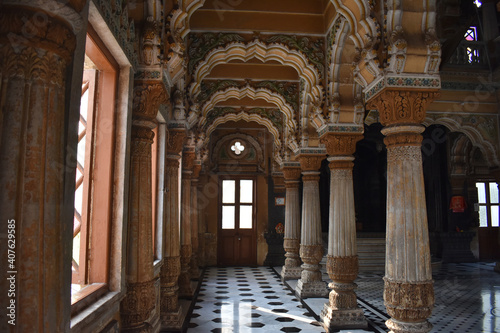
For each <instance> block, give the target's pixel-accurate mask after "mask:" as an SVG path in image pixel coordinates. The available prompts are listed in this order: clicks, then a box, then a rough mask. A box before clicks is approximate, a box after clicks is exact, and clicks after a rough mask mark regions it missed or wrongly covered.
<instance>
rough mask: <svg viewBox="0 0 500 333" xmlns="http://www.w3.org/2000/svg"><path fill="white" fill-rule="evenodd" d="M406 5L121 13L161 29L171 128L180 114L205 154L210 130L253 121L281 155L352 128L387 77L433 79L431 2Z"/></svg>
mask: <svg viewBox="0 0 500 333" xmlns="http://www.w3.org/2000/svg"><path fill="white" fill-rule="evenodd" d="M115 1H119V0H115ZM409 3H410V2H404V3H403V2H401V1H396V0H391V1H383V2H382V1H376V0H347V1H346V0H308V1H303V0H273V1H269V0H252V1H245V0H209V1H205V0H164V1H160V0H144V1H140V0H139V1H134V2H129V3H128V6H129V11H130V13H129V16H130V17H132V18H134V20H135V21H136V25H137V29H138V30H141V28H142V27H143V26H144V25H141V23H140V22H138V21H139V20H138V18H139V17H140V16H143V17H147V16H150V17H153V20H157V21H158V22H159V24H158V26H160V27H161V29H159V31H158V33H159V35H161V38H159V39H158V41H159V43H160V44H159V45H158V48H159V49H160V50H159V58H160V59H161V64H160V65H161V66H163V68H165V73H167V75H166V79H165V78H164V80H163V81H164V83H165V85H166V86H168V87H170V89H171V91H170V94H171V96H173V92H174V91H177V93H176V94H177V96H180V97H177V100H176V103H175V105H174V109H175V110H173V114H175V115H181V116H179V117H177V118H175V119H174V120H175V122H178V123H179V124H175V126H181V125H182V124H181V123H182V121H183V118H182V117H185V123H186V127H188V128H190V129H192V130H193V131H195V132H196V133H198V135H199V136H200V137H199V138H198V140H197V142H198V145H199V146H200V147H206V145H207V142H208V140H209V139H210V137H209V135H207V134H208V133H207V131H213V130H215V128H216V127H214V126H216V125H217V126H219V125H222V124H224V123H226V122H234V121H238V122H239V123H241V122H244V121H254V122H257V123H258V124H261V125H263V126H265V127H266V128H268V130H269V132H270V133H272V135H273V136H274V138H275V141H276V142H275V146H276V149H277V150H280V154H282V156H281V158H287V156H291V155H293V154H294V153H296V152H297V151H298V150H299V149H300V148H308V147H312V148H314V147H317V146H318V144H319V140H318V133H319V132H320V131H323V132H324V130H325V128H332V125H339V126H337V127H336V128H345V126H348V127H349V126H351V127H354V128H355V129H354V130H352V129H348V130H349V131H359V127H361V128H362V121H363V116H364V105H365V99H366V97H369V98H371V97H373V96H375V95H376V94H377V93H378V92H379V91H380V90H381V89H383V88H384V87H385V86H387V85H389V83H388V82H399V81H397V80H394V79H392V81H388V79H387V77H388V76H390V77H391V78H392V77H393V76H398V75H407V76H408V75H414V76H416V77H422V76H433V75H436V73H437V69H438V67H439V60H440V58H439V56H440V48H439V43H437V44H436V38H435V34H434V24H435V22H434V21H435V20H434V17H435V11H436V8H435V1H430V2H428V1H427V2H426V1H422V2H419V3H418V4H417V3H415V2H411V5H410V6H409V5H408V4H409ZM132 7H134V8H132ZM160 30H161V31H160ZM149 39H150V40H154V39H153V38H149ZM436 56H437V59H436ZM163 76H165V75H163ZM438 81H439V80H438ZM405 82H406V81H405ZM415 82H428V81H422V80H417V81H415ZM429 82H430V81H429ZM432 82H434V83H435V81H432ZM434 88H435V87H434ZM182 101H183V102H182ZM277 112H278V113H277ZM184 115H185V116H184ZM283 153H284V154H285V155H286V154H288V155H287V156H283Z"/></svg>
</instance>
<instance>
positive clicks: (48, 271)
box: [0, 4, 79, 332]
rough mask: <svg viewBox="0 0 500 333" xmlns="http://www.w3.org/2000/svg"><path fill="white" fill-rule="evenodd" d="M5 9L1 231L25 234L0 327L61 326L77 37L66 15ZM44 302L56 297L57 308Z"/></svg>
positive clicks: (65, 326)
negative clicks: (70, 78)
mask: <svg viewBox="0 0 500 333" xmlns="http://www.w3.org/2000/svg"><path fill="white" fill-rule="evenodd" d="M34 6H35V5H34ZM61 7H65V5H63V4H61ZM66 9H67V10H68V11H71V12H72V13H74V11H73V10H72V9H71V8H65V10H66ZM1 11H2V14H0V77H1V78H2V79H1V83H0V86H1V95H0V104H1V113H2V116H0V118H1V119H0V133H1V134H0V188H2V189H3V190H2V191H0V217H1V221H2V222H1V226H2V227H1V230H0V234H2V235H7V226H8V225H12V226H13V225H15V229H14V230H15V232H16V235H22V236H23V239H22V241H20V238H18V243H16V245H17V248H16V249H17V251H16V262H15V268H14V269H11V270H13V271H17V272H18V273H17V275H16V283H17V285H16V286H17V288H16V291H17V292H16V299H15V300H16V304H17V307H16V320H15V325H16V326H12V325H9V324H8V321H7V320H10V319H9V318H7V317H6V316H4V318H5V319H4V320H2V321H1V322H0V331H2V332H7V331H8V332H10V331H11V330H12V331H14V330H15V331H16V332H28V331H34V332H42V331H46V332H49V331H50V332H63V331H67V330H69V323H70V316H71V314H70V309H69V308H68V306H67V305H68V304H69V302H70V297H71V295H70V292H69V290H68V289H67V288H61V286H67V285H68V284H69V283H70V280H69V279H70V278H69V276H68V274H67V272H70V271H71V262H70V260H69V259H70V254H69V255H68V248H67V246H66V244H68V242H71V234H68V232H67V229H68V223H67V221H68V219H69V220H71V221H72V218H73V217H72V215H69V214H72V211H71V212H70V213H69V214H68V212H69V211H68V209H66V208H64V207H67V205H68V202H67V200H65V195H64V191H65V190H67V191H70V190H71V189H70V187H71V185H68V186H65V184H71V181H74V179H75V176H74V170H75V167H76V165H75V164H74V161H72V158H71V157H70V156H69V155H70V154H66V153H65V135H64V134H65V133H66V132H67V128H66V126H65V124H66V121H67V118H66V115H67V114H68V113H69V112H68V109H67V108H66V107H65V105H67V104H68V103H67V101H66V97H65V96H67V94H65V90H66V89H65V87H66V76H65V75H66V73H67V69H68V64H70V63H72V60H73V59H72V58H73V56H72V55H73V52H74V49H75V45H76V38H75V35H74V34H73V32H72V29H71V28H70V22H69V21H67V20H65V18H63V16H62V15H61V16H59V17H54V16H50V15H46V14H45V12H43V11H42V9H40V11H36V9H34V8H28V7H26V6H10V5H7V4H5V5H2V9H1ZM74 14H75V15H76V16H78V15H77V14H76V13H74ZM37 17H38V18H40V17H43V19H44V20H45V21H44V24H43V26H38V29H27V28H28V25H29V24H32V22H33V20H35V19H36V18H37ZM78 17H79V16H78ZM27 30H29V32H30V35H29V38H26V32H27ZM23 32H24V33H23ZM9 37H11V38H9ZM12 37H13V38H12ZM16 37H19V38H20V39H16ZM75 128H76V127H75ZM72 151H74V150H72ZM67 155H68V156H67ZM42 180H43V181H42ZM73 184H74V183H73ZM73 186H74V185H73ZM7 221H12V222H10V223H7ZM2 242H3V244H2V246H0V257H1V258H0V266H1V267H5V268H6V267H8V263H7V258H8V256H7V250H8V247H7V241H6V240H3V241H2ZM63 259H64V260H63ZM8 283H9V281H8V280H7V279H5V278H3V279H2V281H1V282H0V289H1V290H5V291H7V290H9V286H8ZM5 295H7V294H5ZM9 300H13V299H12V298H7V297H6V296H3V297H2V298H1V299H0V305H1V307H2V309H6V308H7V306H9V305H10V304H9V303H8V302H9ZM40 304H50V305H51V311H47V310H46V308H45V309H44V307H43V306H42V307H41V306H40Z"/></svg>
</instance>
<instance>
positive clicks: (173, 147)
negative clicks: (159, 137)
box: [167, 129, 186, 155]
mask: <svg viewBox="0 0 500 333" xmlns="http://www.w3.org/2000/svg"><path fill="white" fill-rule="evenodd" d="M184 139H186V131H185V130H184V129H182V130H174V129H171V130H169V131H168V138H167V154H169V155H171V154H173V155H180V154H181V152H182V148H183V147H184Z"/></svg>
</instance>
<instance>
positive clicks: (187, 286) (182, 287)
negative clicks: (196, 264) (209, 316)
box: [179, 272, 195, 298]
mask: <svg viewBox="0 0 500 333" xmlns="http://www.w3.org/2000/svg"><path fill="white" fill-rule="evenodd" d="M194 291H195V290H194V289H193V286H192V285H191V276H190V274H189V272H184V273H181V275H180V276H179V297H182V298H192V297H193V296H194Z"/></svg>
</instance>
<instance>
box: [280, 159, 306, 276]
mask: <svg viewBox="0 0 500 333" xmlns="http://www.w3.org/2000/svg"><path fill="white" fill-rule="evenodd" d="M301 172H302V170H301V169H300V167H299V166H297V167H284V168H283V175H284V177H285V188H286V197H285V205H286V206H285V235H284V236H285V237H284V242H283V247H284V249H285V251H286V253H285V257H286V259H285V265H284V266H283V268H282V269H281V278H282V279H283V280H289V279H300V275H301V273H302V268H301V267H300V265H301V260H300V257H299V248H300V207H299V203H300V193H299V185H300V175H301Z"/></svg>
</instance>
